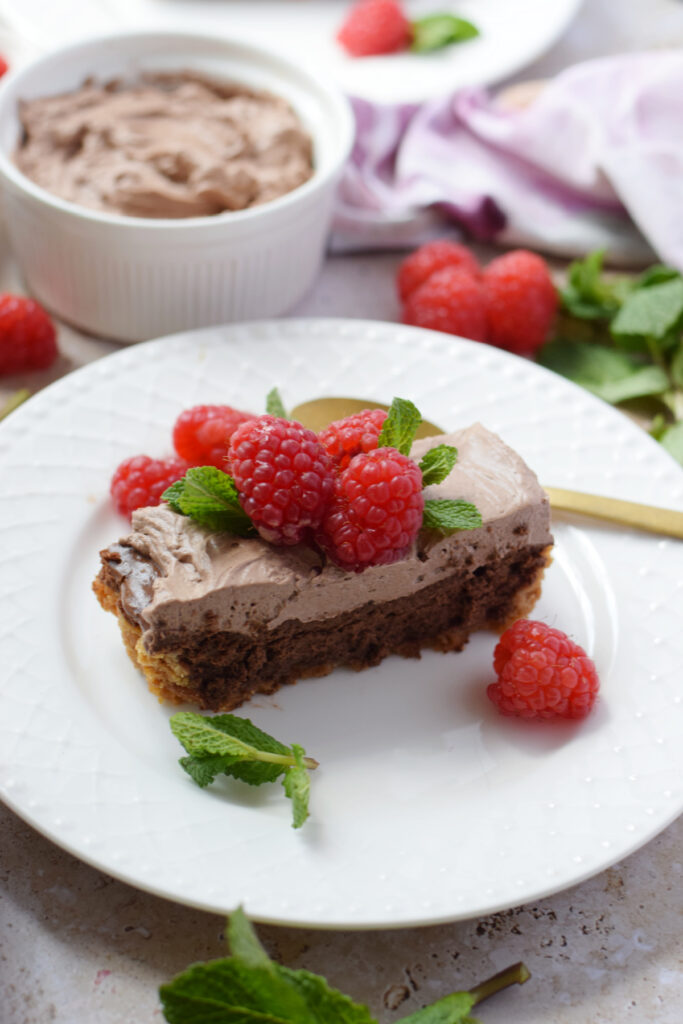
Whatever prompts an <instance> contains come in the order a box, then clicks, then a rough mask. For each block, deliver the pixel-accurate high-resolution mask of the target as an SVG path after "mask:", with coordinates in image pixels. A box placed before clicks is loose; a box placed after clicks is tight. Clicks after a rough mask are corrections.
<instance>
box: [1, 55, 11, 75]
mask: <svg viewBox="0 0 683 1024" xmlns="http://www.w3.org/2000/svg"><path fill="white" fill-rule="evenodd" d="M7 71H9V64H8V63H7V61H6V60H5V58H4V57H0V78H2V76H3V75H4V74H5V73H6V72H7Z"/></svg>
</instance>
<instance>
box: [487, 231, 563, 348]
mask: <svg viewBox="0 0 683 1024" xmlns="http://www.w3.org/2000/svg"><path fill="white" fill-rule="evenodd" d="M483 284H484V297H485V303H486V318H487V330H488V340H489V342H490V343H491V344H492V345H497V346H498V347H499V348H505V349H508V351H510V352H515V353H517V355H532V354H533V353H534V352H535V351H536V350H537V349H538V348H540V347H541V345H542V344H543V343H544V342H545V341H546V340H547V339H548V335H549V333H550V330H551V328H552V326H553V322H554V320H555V315H556V313H557V306H558V297H557V290H556V288H555V285H554V284H553V280H552V277H551V276H550V271H549V270H548V265H547V263H546V262H545V260H543V259H542V258H541V257H540V256H537V255H536V253H535V252H528V251H527V250H526V249H515V250H513V251H512V252H507V253H505V254H504V255H503V256H498V257H497V258H496V259H495V260H492V261H491V262H490V263H489V265H488V266H487V267H486V268H485V269H484V274H483Z"/></svg>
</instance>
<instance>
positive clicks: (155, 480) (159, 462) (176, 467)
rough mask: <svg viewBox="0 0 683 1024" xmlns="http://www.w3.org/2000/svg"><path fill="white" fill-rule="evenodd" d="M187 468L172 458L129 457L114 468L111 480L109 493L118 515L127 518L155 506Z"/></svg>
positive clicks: (178, 460) (184, 463) (187, 466)
mask: <svg viewBox="0 0 683 1024" xmlns="http://www.w3.org/2000/svg"><path fill="white" fill-rule="evenodd" d="M189 468H190V467H189V465H188V463H187V462H185V460H184V459H179V458H176V456H174V455H171V456H169V457H168V458H165V459H152V458H150V456H149V455H132V456H131V457H130V458H128V459H124V461H123V462H122V463H121V464H120V465H119V466H118V467H117V469H116V470H115V472H114V475H113V477H112V479H111V484H110V488H109V490H110V493H111V496H112V499H113V502H114V506H115V508H116V511H117V512H120V513H121V515H124V516H128V517H129V518H130V516H131V514H132V513H133V512H134V511H135V509H136V508H147V507H149V506H150V505H158V504H160V502H161V495H162V494H163V493H164V491H165V490H166V488H167V487H170V486H171V484H174V483H175V482H176V480H180V478H181V477H183V476H185V473H186V472H187V470H188V469H189Z"/></svg>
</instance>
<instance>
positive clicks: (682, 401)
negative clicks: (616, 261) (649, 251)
mask: <svg viewBox="0 0 683 1024" xmlns="http://www.w3.org/2000/svg"><path fill="white" fill-rule="evenodd" d="M603 261H604V251H603V250H597V251H596V252H592V253H589V254H588V256H586V257H585V259H583V260H577V261H575V262H574V263H572V265H571V267H570V268H569V275H568V282H567V285H566V287H565V288H564V289H563V290H562V291H561V292H560V297H561V302H562V316H561V318H560V326H559V331H558V334H557V336H556V337H555V338H554V339H553V340H552V341H551V342H549V343H548V344H547V345H545V346H544V347H543V348H542V349H541V350H540V352H539V353H538V355H537V359H538V361H539V362H540V363H541V364H542V365H544V366H546V367H548V369H551V370H554V371H555V372H556V373H561V374H562V375H563V376H565V377H567V378H569V380H573V381H574V382H575V383H576V384H580V385H581V386H582V387H585V388H587V389H588V390H590V391H592V392H593V393H594V394H596V395H598V396H599V397H600V398H602V399H603V400H604V401H606V402H611V403H612V404H613V405H619V404H620V403H623V402H633V401H638V402H639V403H640V405H639V411H640V412H641V413H642V412H643V411H645V412H646V413H648V414H649V415H650V416H652V415H653V409H654V410H655V412H657V415H655V416H654V421H653V429H652V435H653V437H656V438H657V439H658V440H659V441H660V442H661V443H662V445H663V446H664V447H665V448H667V450H668V451H669V452H670V453H671V454H672V455H673V456H674V458H676V459H678V461H679V462H681V463H682V464H683V450H682V447H683V446H682V445H681V443H680V441H679V438H680V436H681V432H682V431H681V430H679V425H680V424H681V423H682V422H683V276H681V273H680V271H678V270H677V269H676V268H675V267H668V266H666V265H664V264H655V265H654V266H652V267H649V268H648V269H647V270H645V271H644V272H643V273H642V274H640V275H637V276H636V275H626V274H611V273H607V272H605V271H604V270H603ZM644 401H646V403H647V404H646V405H643V402H644ZM658 416H662V421H661V422H659V421H658Z"/></svg>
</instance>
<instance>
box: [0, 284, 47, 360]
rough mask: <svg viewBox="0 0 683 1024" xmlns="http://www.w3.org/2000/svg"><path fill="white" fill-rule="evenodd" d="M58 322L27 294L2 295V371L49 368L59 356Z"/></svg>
mask: <svg viewBox="0 0 683 1024" xmlns="http://www.w3.org/2000/svg"><path fill="white" fill-rule="evenodd" d="M57 355H58V352H57V335H56V331H55V327H54V324H53V323H52V320H50V317H49V316H48V315H47V313H46V312H45V310H44V309H43V307H42V306H39V305H38V303H37V302H34V301H33V299H27V298H26V296H25V295H0V374H4V373H21V372H22V371H24V370H45V369H46V368H47V367H48V366H51V365H52V363H53V362H54V361H55V359H56V358H57Z"/></svg>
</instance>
